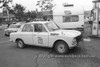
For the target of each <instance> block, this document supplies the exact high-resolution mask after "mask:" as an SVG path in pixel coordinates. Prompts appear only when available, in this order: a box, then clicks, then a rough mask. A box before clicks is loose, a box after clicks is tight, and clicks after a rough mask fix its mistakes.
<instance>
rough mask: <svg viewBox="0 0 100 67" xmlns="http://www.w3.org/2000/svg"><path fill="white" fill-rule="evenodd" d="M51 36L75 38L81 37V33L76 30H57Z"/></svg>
mask: <svg viewBox="0 0 100 67" xmlns="http://www.w3.org/2000/svg"><path fill="white" fill-rule="evenodd" d="M51 34H57V35H64V36H67V37H77V36H79V35H81V32H80V31H76V30H57V31H53V32H51Z"/></svg>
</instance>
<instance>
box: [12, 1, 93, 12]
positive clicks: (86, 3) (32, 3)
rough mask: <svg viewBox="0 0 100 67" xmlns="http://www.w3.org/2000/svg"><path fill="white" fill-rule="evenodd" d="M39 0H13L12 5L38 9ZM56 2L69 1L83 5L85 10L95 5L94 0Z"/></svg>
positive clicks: (60, 3)
mask: <svg viewBox="0 0 100 67" xmlns="http://www.w3.org/2000/svg"><path fill="white" fill-rule="evenodd" d="M37 1H39V0H13V2H12V5H15V4H16V3H18V4H21V5H23V6H24V7H25V8H26V10H29V11H31V10H36V8H39V7H38V6H36V3H37ZM53 1H54V3H55V4H57V5H62V3H69V4H74V5H76V6H81V7H82V8H84V10H86V11H87V10H91V9H92V7H93V3H92V1H93V0H53Z"/></svg>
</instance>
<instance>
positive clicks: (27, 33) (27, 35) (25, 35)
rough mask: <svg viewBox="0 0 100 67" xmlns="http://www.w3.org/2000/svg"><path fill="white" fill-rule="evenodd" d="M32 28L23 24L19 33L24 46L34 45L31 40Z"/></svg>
mask: <svg viewBox="0 0 100 67" xmlns="http://www.w3.org/2000/svg"><path fill="white" fill-rule="evenodd" d="M32 36H33V26H32V25H31V24H25V25H24V27H23V28H22V31H21V38H22V40H23V41H24V43H25V44H30V45H32V44H34V40H33V37H32Z"/></svg>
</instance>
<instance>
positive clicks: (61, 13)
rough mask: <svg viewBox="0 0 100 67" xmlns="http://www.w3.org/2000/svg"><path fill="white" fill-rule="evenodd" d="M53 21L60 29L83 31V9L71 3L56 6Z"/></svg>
mask: <svg viewBox="0 0 100 67" xmlns="http://www.w3.org/2000/svg"><path fill="white" fill-rule="evenodd" d="M53 21H54V22H55V23H56V24H57V25H59V26H60V27H61V28H62V29H72V30H73V29H74V30H79V31H84V9H83V8H82V7H78V6H74V5H72V4H69V5H61V6H56V7H55V9H54V10H53Z"/></svg>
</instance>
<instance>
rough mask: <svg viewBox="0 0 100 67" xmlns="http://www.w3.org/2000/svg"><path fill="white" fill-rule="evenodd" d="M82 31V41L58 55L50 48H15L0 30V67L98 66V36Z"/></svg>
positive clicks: (99, 46)
mask: <svg viewBox="0 0 100 67" xmlns="http://www.w3.org/2000/svg"><path fill="white" fill-rule="evenodd" d="M88 30H90V29H89V28H87V29H86V30H85V33H84V41H82V42H80V43H79V46H77V47H75V48H74V49H71V50H70V51H69V52H68V54H66V55H58V54H57V53H56V52H55V51H54V50H53V49H52V48H44V47H36V46H27V47H26V48H25V49H19V48H17V46H16V44H15V43H11V42H9V37H6V36H4V34H3V30H1V31H0V67H100V38H95V37H91V36H88V35H89V34H90V32H89V31H88Z"/></svg>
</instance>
